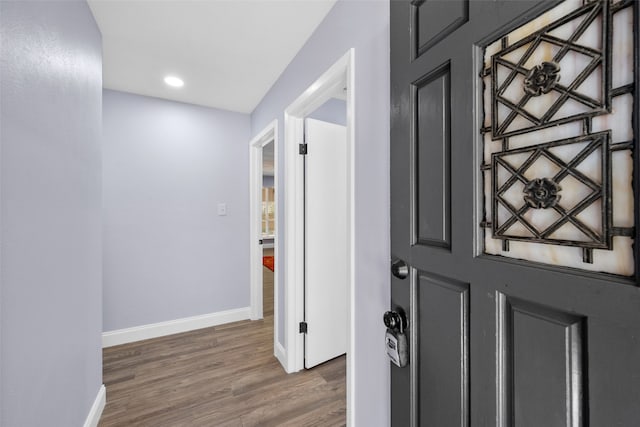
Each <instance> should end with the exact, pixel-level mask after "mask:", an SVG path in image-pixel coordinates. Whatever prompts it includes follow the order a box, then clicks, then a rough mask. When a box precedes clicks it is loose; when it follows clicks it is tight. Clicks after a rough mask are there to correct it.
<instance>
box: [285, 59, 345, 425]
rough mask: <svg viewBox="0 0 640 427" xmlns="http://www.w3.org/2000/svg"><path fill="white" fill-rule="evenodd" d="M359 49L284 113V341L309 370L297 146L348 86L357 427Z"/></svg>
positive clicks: (297, 363) (292, 367)
mask: <svg viewBox="0 0 640 427" xmlns="http://www.w3.org/2000/svg"><path fill="white" fill-rule="evenodd" d="M354 81H355V73H354V49H350V50H349V51H348V52H347V53H346V54H345V55H344V56H342V58H340V59H339V60H338V61H337V62H336V63H335V64H334V65H333V66H331V68H329V70H327V71H326V72H325V73H324V74H323V75H322V76H320V78H318V80H316V81H315V82H314V83H313V84H312V85H311V86H309V88H308V89H307V90H305V91H304V92H303V93H302V95H300V96H299V97H298V98H297V99H296V100H295V101H294V102H293V103H292V104H291V105H290V106H289V107H288V108H287V109H286V110H285V113H284V133H285V140H284V149H285V159H284V164H285V171H286V175H285V183H284V185H285V187H284V197H285V200H284V203H285V214H286V215H285V229H284V231H285V242H284V245H285V263H284V265H285V277H284V289H285V300H284V301H285V319H286V321H285V343H286V361H287V364H286V370H287V372H297V371H299V370H301V369H303V368H304V339H303V335H302V334H300V333H299V323H300V322H301V321H303V320H304V185H303V182H304V181H303V177H304V175H303V158H302V156H300V154H299V153H298V144H299V143H301V142H302V140H303V134H304V118H305V117H306V116H307V115H309V114H310V113H312V112H313V111H314V110H315V109H316V108H318V107H319V106H321V105H322V104H323V103H324V102H326V101H327V100H328V99H330V98H331V97H332V96H334V95H335V94H336V93H337V92H338V91H342V89H343V88H344V87H346V89H347V90H346V101H347V181H348V182H347V218H348V221H347V244H348V249H347V251H348V256H349V262H348V266H347V274H348V286H349V289H348V292H347V298H348V300H347V307H348V308H347V309H348V311H349V312H348V313H347V318H348V322H349V325H348V327H347V423H348V424H349V425H353V421H352V416H353V411H352V410H351V402H353V396H352V395H351V393H352V391H353V386H352V385H353V383H354V378H353V376H354V375H355V369H353V366H352V364H353V354H354V352H353V350H354V346H355V342H354V339H353V337H354V336H355V333H354V332H355V331H354V325H355V319H354V318H353V314H354V309H353V306H352V304H353V301H354V300H355V299H354V292H355V269H354V265H355V250H354V242H355V238H354V236H355V220H354V218H355V215H354V194H355V192H354V170H355V167H354V165H355V120H354V119H355V115H354V112H355V104H354V101H355V94H354V88H355V86H354Z"/></svg>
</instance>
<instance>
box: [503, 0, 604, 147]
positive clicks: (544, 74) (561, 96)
mask: <svg viewBox="0 0 640 427" xmlns="http://www.w3.org/2000/svg"><path fill="white" fill-rule="evenodd" d="M608 16H609V2H606V1H605V2H601V1H592V2H587V3H586V4H585V5H584V6H582V7H581V8H579V9H577V10H576V11H574V12H573V13H571V14H569V15H567V16H565V17H563V18H561V19H558V20H557V21H555V22H552V23H550V24H549V25H547V26H545V27H544V28H542V29H540V30H538V31H536V32H535V33H533V34H531V35H530V36H528V37H525V38H523V39H522V40H519V41H517V42H516V43H514V44H512V45H510V46H508V47H505V48H504V49H502V50H501V51H499V52H497V53H496V54H495V55H493V57H492V59H491V61H492V69H491V80H492V93H493V96H492V98H493V99H492V111H491V117H492V125H491V133H492V137H493V139H494V140H495V139H499V138H503V137H506V136H511V135H519V134H523V133H527V132H531V131H534V130H537V129H542V128H545V127H549V126H553V125H555V124H561V123H567V122H569V121H574V120H579V119H581V118H585V117H593V116H596V115H599V114H605V113H607V112H608V111H609V110H610V94H609V87H608V85H605V84H603V85H602V90H601V93H600V94H599V96H594V94H593V93H590V92H587V91H584V90H583V83H584V82H585V81H586V80H587V79H589V78H590V77H592V76H594V75H600V76H601V78H602V81H603V82H606V81H609V75H610V72H611V70H610V67H611V65H610V62H611V59H610V50H611V49H610V46H609V44H610V37H609V35H608V33H607V30H608V29H609V26H608V25H601V26H600V27H601V30H600V39H601V44H602V48H601V49H595V48H594V47H593V46H589V45H586V44H583V43H581V42H580V40H581V36H582V35H583V34H584V32H585V31H586V30H587V28H589V27H590V26H591V25H592V24H593V23H594V21H596V20H597V19H599V18H600V19H602V20H604V19H606V17H608ZM569 23H571V24H574V26H575V29H574V30H573V31H572V32H571V35H570V36H569V37H565V38H562V37H559V36H558V35H557V34H556V33H555V31H556V30H557V29H558V28H560V27H563V26H564V25H566V24H569ZM541 51H548V52H555V53H554V54H553V56H552V58H551V59H550V60H547V61H544V62H542V64H534V65H527V63H528V62H529V61H530V59H531V58H533V57H535V56H536V55H539V54H540V52H541ZM568 55H572V56H575V57H579V58H581V61H580V64H581V65H580V67H581V70H580V72H579V73H576V75H575V76H573V78H572V79H571V81H567V82H564V84H560V83H559V78H560V75H559V71H560V64H561V63H562V61H563V59H564V58H565V57H567V56H568ZM522 79H524V91H521V92H520V93H521V94H522V95H521V96H520V97H518V98H516V97H509V96H507V92H508V91H509V90H510V88H511V86H512V85H514V84H518V83H517V82H520V81H522ZM552 93H553V95H554V99H553V102H552V105H551V107H550V108H548V109H547V110H546V111H544V113H542V114H540V113H538V112H536V111H534V109H531V108H529V105H530V104H531V99H532V98H536V97H538V96H540V95H545V94H549V95H551V94H552ZM568 103H571V104H573V106H572V107H571V108H566V106H567V104H568ZM500 109H505V110H506V111H507V113H506V114H504V115H502V114H498V110H500Z"/></svg>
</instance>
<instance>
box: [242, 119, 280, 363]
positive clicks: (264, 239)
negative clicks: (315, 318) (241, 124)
mask: <svg viewBox="0 0 640 427" xmlns="http://www.w3.org/2000/svg"><path fill="white" fill-rule="evenodd" d="M249 160H250V177H249V181H250V191H249V194H250V198H251V200H250V217H251V223H250V232H249V235H250V239H251V241H250V248H251V254H250V265H251V267H250V281H251V319H252V320H258V319H263V318H264V317H265V316H267V317H269V318H271V316H272V315H273V322H274V324H273V331H274V332H273V343H274V353H275V355H276V357H278V359H279V360H280V362H281V363H282V364H283V365H284V363H283V356H281V355H282V354H283V352H284V350H283V349H282V346H281V345H279V342H278V337H277V331H278V322H279V319H278V317H277V316H275V315H274V313H277V312H278V308H277V307H278V289H277V286H276V285H275V284H277V283H278V276H279V269H278V268H277V260H278V259H279V257H280V251H279V249H278V239H277V238H276V230H278V219H277V215H276V209H277V206H278V192H277V191H276V190H275V189H276V188H277V187H278V122H277V121H273V122H272V123H270V124H269V125H268V126H267V127H266V128H265V129H264V130H263V131H262V132H260V133H259V134H258V135H257V136H256V137H255V138H254V139H253V140H251V142H250V143H249ZM265 257H271V259H265Z"/></svg>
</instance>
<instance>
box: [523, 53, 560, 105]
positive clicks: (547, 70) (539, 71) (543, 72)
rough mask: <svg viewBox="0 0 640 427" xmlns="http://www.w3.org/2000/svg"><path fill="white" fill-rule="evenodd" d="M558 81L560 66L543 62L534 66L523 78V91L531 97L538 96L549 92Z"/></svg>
mask: <svg viewBox="0 0 640 427" xmlns="http://www.w3.org/2000/svg"><path fill="white" fill-rule="evenodd" d="M559 80H560V66H559V65H558V64H556V63H555V62H548V61H544V62H543V63H542V64H541V65H536V66H534V67H533V68H532V69H531V71H529V74H527V77H525V78H524V91H525V92H526V93H528V94H529V95H531V96H540V95H542V94H543V93H549V92H551V89H553V88H554V87H555V85H556V83H558V81H559Z"/></svg>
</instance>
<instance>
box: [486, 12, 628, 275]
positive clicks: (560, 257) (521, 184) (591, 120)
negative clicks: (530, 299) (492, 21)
mask: <svg viewBox="0 0 640 427" xmlns="http://www.w3.org/2000/svg"><path fill="white" fill-rule="evenodd" d="M636 7H637V6H636V4H635V2H632V1H628V0H624V1H615V0H585V1H582V2H575V3H570V2H562V3H559V4H558V6H556V7H553V8H551V9H549V11H547V12H545V13H543V14H542V15H540V16H539V17H537V18H534V19H533V20H532V21H530V22H527V23H526V24H523V25H522V26H521V27H519V28H516V29H512V30H510V32H509V33H506V34H505V35H503V36H502V37H501V38H500V39H497V40H495V41H493V42H491V43H490V44H488V45H487V46H486V47H485V56H484V62H483V64H484V68H483V69H482V71H481V72H480V79H481V81H482V85H483V86H482V87H483V94H484V109H483V113H484V117H483V125H482V128H481V133H482V134H483V135H484V143H483V151H484V161H483V163H482V165H481V171H482V172H481V173H482V177H483V180H484V204H483V211H482V214H483V215H482V220H481V222H480V226H481V227H482V230H483V240H484V250H485V253H488V254H492V255H501V256H508V257H512V258H520V259H525V260H529V261H534V262H543V263H548V264H552V265H561V266H569V267H573V268H584V269H587V270H592V271H602V272H607V273H613V274H622V275H625V276H629V275H631V274H633V272H634V271H635V261H634V260H633V259H634V257H635V251H634V249H633V245H637V244H638V242H637V241H636V242H634V237H635V236H636V228H635V227H636V225H635V224H636V222H637V219H636V218H635V215H634V209H635V204H636V203H637V200H638V198H639V197H638V194H637V192H636V191H634V189H633V183H634V178H633V176H634V175H633V174H634V171H633V168H634V167H635V166H636V165H637V159H638V155H637V154H636V152H635V150H637V145H636V140H637V135H638V134H639V132H638V126H637V124H636V121H635V120H633V118H634V117H635V115H637V111H634V108H635V107H634V106H635V105H637V102H638V101H637V100H635V99H634V96H635V95H636V93H637V92H636V86H635V85H637V78H638V72H637V70H636V71H635V73H632V71H631V70H633V61H632V58H633V57H634V52H636V51H637V46H634V40H637V38H636V37H634V33H633V31H634V28H636V27H637V25H638V24H637V22H634V20H635V19H637V18H636V11H635V8H636ZM614 22H615V23H616V29H615V33H614V28H613V25H614ZM634 26H635V27H634ZM614 35H615V37H617V39H616V40H617V42H616V43H615V50H614V49H613V44H614ZM614 61H615V63H616V68H612V64H613V63H614ZM599 116H602V117H599ZM629 123H633V127H632V128H630V126H629ZM552 128H553V129H552ZM556 129H557V131H556ZM623 153H624V154H623ZM632 160H633V161H632ZM614 183H615V185H614ZM614 193H615V200H616V204H615V211H614V203H613V201H614ZM516 242H517V243H516ZM524 242H527V243H536V244H544V245H546V246H544V247H543V246H538V245H530V246H529V245H523V244H522V243H524ZM614 243H615V247H614ZM553 246H555V247H553ZM576 248H580V249H581V250H580V251H576V250H575V249H576ZM599 251H610V252H609V253H607V254H606V256H599V255H598V252H599ZM613 259H615V260H616V261H615V262H612V260H613ZM587 264H593V265H587Z"/></svg>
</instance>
